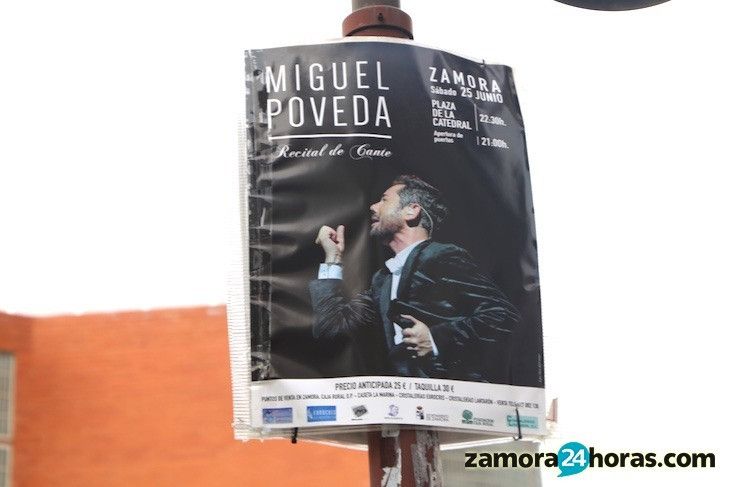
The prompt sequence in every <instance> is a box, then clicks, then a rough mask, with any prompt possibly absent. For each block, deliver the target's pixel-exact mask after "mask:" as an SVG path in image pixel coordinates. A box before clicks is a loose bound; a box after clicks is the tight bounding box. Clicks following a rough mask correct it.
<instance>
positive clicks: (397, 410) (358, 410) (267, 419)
mask: <svg viewBox="0 0 730 487" xmlns="http://www.w3.org/2000/svg"><path fill="white" fill-rule="evenodd" d="M384 412H385V414H384V416H383V419H386V420H402V419H403V417H404V416H405V415H404V414H403V413H402V411H401V407H400V406H398V405H396V404H390V405H389V406H388V407H387V408H386V410H385V411H384ZM306 413H307V416H306V417H307V423H326V422H335V421H337V406H330V405H325V406H307V410H306ZM369 413H370V411H368V408H367V407H366V406H365V405H364V404H360V405H356V406H352V408H351V412H350V414H349V416H350V418H349V419H350V420H351V421H359V420H363V419H365V418H366V417H367V415H368V414H369ZM262 414H263V422H264V424H291V423H293V422H294V409H293V408H291V407H283V408H264V409H263V410H262ZM411 414H413V415H414V416H415V419H416V420H423V421H430V422H443V423H447V422H448V421H449V415H448V414H435V413H429V412H427V411H426V410H425V408H424V407H423V406H416V408H415V411H413V412H412V413H411ZM414 416H411V418H409V419H413V418H414ZM341 419H344V418H341ZM517 422H518V419H517V417H515V416H512V415H507V418H506V423H507V426H510V427H516V426H517ZM461 423H462V424H473V425H480V426H494V419H492V418H481V417H478V416H475V415H474V413H473V412H472V411H471V410H469V409H464V410H463V411H462V413H461ZM519 423H520V426H521V427H522V428H531V429H537V428H538V427H539V425H538V420H537V417H535V416H522V417H519Z"/></svg>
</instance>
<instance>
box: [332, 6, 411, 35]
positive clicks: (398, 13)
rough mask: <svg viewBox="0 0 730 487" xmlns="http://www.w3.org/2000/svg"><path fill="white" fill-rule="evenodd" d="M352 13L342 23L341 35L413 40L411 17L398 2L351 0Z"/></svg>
mask: <svg viewBox="0 0 730 487" xmlns="http://www.w3.org/2000/svg"><path fill="white" fill-rule="evenodd" d="M352 9H353V11H352V13H351V14H350V15H348V16H347V17H346V18H345V20H344V21H343V22H342V35H343V36H344V37H349V36H380V37H400V38H404V39H413V22H412V21H411V16H410V15H408V14H407V13H405V12H404V11H403V10H401V9H400V1H399V0H352Z"/></svg>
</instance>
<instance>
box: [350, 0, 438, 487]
mask: <svg viewBox="0 0 730 487" xmlns="http://www.w3.org/2000/svg"><path fill="white" fill-rule="evenodd" d="M352 10H353V12H352V13H351V14H350V15H348V16H347V17H346V18H345V20H344V21H343V22H342V35H343V36H344V37H349V36H378V37H399V38H402V39H413V22H412V21H411V17H410V15H408V14H407V13H405V12H404V11H402V10H401V9H400V0H352ZM439 450H440V443H439V437H438V432H436V431H432V430H415V429H401V428H400V427H398V426H387V427H386V426H384V427H382V429H381V430H377V431H371V432H369V433H368V459H369V464H370V487H442V486H443V473H442V468H441V457H440V455H439Z"/></svg>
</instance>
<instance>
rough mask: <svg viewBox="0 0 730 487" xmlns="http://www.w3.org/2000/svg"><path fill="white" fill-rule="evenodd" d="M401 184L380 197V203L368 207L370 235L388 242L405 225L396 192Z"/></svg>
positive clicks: (401, 186)
mask: <svg viewBox="0 0 730 487" xmlns="http://www.w3.org/2000/svg"><path fill="white" fill-rule="evenodd" d="M403 187H404V185H402V184H396V185H395V186H391V187H390V188H388V189H387V190H385V193H383V195H382V196H381V197H380V201H378V202H377V203H373V204H372V205H371V206H370V235H372V236H374V237H380V238H384V239H387V240H389V239H390V237H392V236H393V235H395V234H396V233H397V232H398V230H400V229H401V228H403V227H404V226H405V225H406V220H405V218H404V216H403V210H404V208H401V205H400V196H398V192H399V191H400V190H401V189H402V188H403Z"/></svg>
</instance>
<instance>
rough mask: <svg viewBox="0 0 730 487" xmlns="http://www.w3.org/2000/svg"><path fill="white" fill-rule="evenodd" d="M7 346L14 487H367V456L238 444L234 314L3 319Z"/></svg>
mask: <svg viewBox="0 0 730 487" xmlns="http://www.w3.org/2000/svg"><path fill="white" fill-rule="evenodd" d="M0 350H5V351H11V352H13V353H15V356H16V370H17V372H16V400H15V435H14V438H13V439H12V443H13V452H14V461H13V485H14V486H15V487H36V486H37V487H52V486H64V487H67V486H120V487H121V486H124V487H129V486H155V487H163V486H171V487H172V486H174V487H183V486H205V487H208V486H210V487H215V486H278V485H281V486H290V485H297V486H302V487H304V486H313V487H314V486H317V487H324V486H330V485H331V486H341V485H348V486H352V487H355V486H366V485H368V481H367V478H368V477H367V476H368V472H367V456H366V454H365V453H360V452H353V451H346V450H342V449H337V448H333V447H326V446H320V445H315V444H308V443H302V442H300V443H299V444H297V445H291V444H290V443H289V442H286V441H267V442H258V441H254V442H249V443H245V444H242V443H240V442H236V441H235V440H233V434H232V430H231V427H230V423H231V419H232V405H231V392H230V369H229V362H228V360H229V358H228V344H227V331H226V317H225V308H224V307H214V308H190V309H171V310H155V311H150V312H129V313H115V314H93V315H83V316H61V317H52V318H38V319H30V318H24V317H14V316H8V315H3V314H0Z"/></svg>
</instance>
